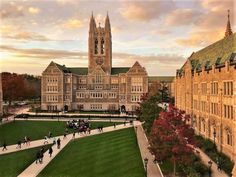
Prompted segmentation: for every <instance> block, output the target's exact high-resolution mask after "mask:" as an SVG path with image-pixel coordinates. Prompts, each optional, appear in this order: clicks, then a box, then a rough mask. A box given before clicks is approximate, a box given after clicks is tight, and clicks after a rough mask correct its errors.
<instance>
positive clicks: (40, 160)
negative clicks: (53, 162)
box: [39, 147, 44, 163]
mask: <svg viewBox="0 0 236 177" xmlns="http://www.w3.org/2000/svg"><path fill="white" fill-rule="evenodd" d="M43 153H44V148H43V147H42V148H41V150H40V157H39V162H40V163H43V156H44V155H43Z"/></svg>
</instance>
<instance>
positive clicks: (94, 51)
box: [88, 14, 112, 75]
mask: <svg viewBox="0 0 236 177" xmlns="http://www.w3.org/2000/svg"><path fill="white" fill-rule="evenodd" d="M88 58H89V66H88V72H89V74H91V73H92V72H93V71H94V69H95V68H96V67H97V66H101V68H102V69H103V71H104V72H105V73H107V74H109V75H110V74H111V67H112V42H111V26H110V20H109V16H108V14H107V16H106V20H105V27H101V26H100V23H99V25H98V27H97V24H96V22H95V19H94V17H93V14H92V16H91V18H90V24H89V39H88Z"/></svg>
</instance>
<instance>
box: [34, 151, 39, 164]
mask: <svg viewBox="0 0 236 177" xmlns="http://www.w3.org/2000/svg"><path fill="white" fill-rule="evenodd" d="M35 163H36V164H37V163H40V150H38V151H37V153H36V161H35Z"/></svg>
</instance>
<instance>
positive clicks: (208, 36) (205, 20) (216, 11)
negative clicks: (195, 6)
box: [176, 0, 234, 47]
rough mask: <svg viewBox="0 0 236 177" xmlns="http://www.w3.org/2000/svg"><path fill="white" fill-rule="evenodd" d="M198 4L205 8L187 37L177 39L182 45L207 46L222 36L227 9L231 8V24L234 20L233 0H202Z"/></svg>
mask: <svg viewBox="0 0 236 177" xmlns="http://www.w3.org/2000/svg"><path fill="white" fill-rule="evenodd" d="M200 5H201V6H202V7H203V8H204V9H205V10H206V12H205V13H203V14H202V15H201V16H200V17H199V18H198V19H197V20H196V21H195V22H194V27H193V29H192V31H191V32H190V33H189V36H188V37H187V38H182V39H177V40H176V42H177V43H178V44H179V45H182V46H191V47H199V46H202V47H204V46H207V45H209V44H211V43H214V42H216V41H217V40H219V39H222V38H223V37H224V32H225V29H226V24H227V9H230V10H231V25H232V26H233V22H234V9H233V8H234V2H233V0H225V1H219V0H208V1H205V0H202V1H200Z"/></svg>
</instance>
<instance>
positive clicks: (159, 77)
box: [148, 76, 175, 83]
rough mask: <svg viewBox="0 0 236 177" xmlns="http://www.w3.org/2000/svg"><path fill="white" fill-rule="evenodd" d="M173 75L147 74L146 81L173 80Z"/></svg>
mask: <svg viewBox="0 0 236 177" xmlns="http://www.w3.org/2000/svg"><path fill="white" fill-rule="evenodd" d="M174 78H175V77H174V76H149V77H148V82H149V83H150V82H155V81H159V82H161V81H163V82H172V81H173V80H174Z"/></svg>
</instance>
